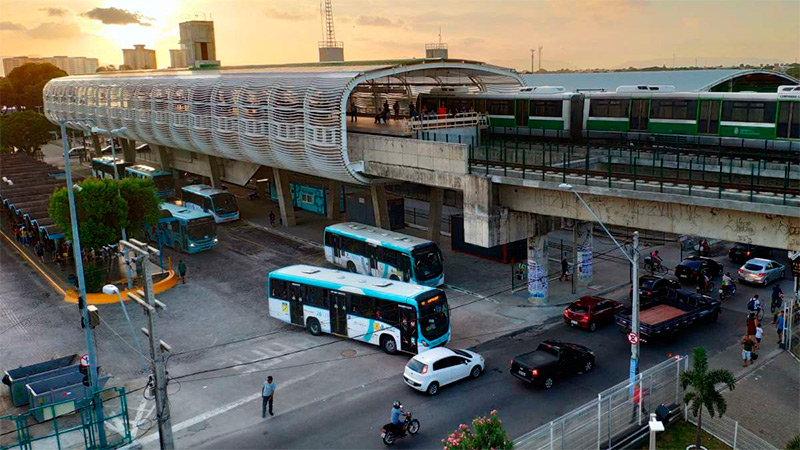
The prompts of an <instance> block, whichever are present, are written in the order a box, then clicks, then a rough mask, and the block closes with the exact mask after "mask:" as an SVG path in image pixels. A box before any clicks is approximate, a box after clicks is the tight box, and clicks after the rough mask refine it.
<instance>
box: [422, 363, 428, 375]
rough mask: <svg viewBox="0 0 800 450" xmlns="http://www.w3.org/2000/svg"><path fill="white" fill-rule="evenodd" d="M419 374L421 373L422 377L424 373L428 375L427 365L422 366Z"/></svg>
mask: <svg viewBox="0 0 800 450" xmlns="http://www.w3.org/2000/svg"><path fill="white" fill-rule="evenodd" d="M420 373H421V374H423V375H425V374H426V373H428V365H427V364H425V365H424V366H422V372H420Z"/></svg>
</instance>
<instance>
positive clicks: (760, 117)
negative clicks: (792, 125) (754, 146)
mask: <svg viewBox="0 0 800 450" xmlns="http://www.w3.org/2000/svg"><path fill="white" fill-rule="evenodd" d="M722 120H725V121H730V122H752V123H773V122H774V121H775V102H736V101H723V102H722Z"/></svg>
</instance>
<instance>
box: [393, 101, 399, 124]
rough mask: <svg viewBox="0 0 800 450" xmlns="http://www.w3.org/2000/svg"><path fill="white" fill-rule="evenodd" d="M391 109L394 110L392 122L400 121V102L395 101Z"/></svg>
mask: <svg viewBox="0 0 800 450" xmlns="http://www.w3.org/2000/svg"><path fill="white" fill-rule="evenodd" d="M392 109H393V110H394V120H400V102H398V101H395V102H394V105H392Z"/></svg>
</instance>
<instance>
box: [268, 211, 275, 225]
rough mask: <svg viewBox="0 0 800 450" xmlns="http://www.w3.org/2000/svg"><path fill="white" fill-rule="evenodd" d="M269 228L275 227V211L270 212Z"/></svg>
mask: <svg viewBox="0 0 800 450" xmlns="http://www.w3.org/2000/svg"><path fill="white" fill-rule="evenodd" d="M269 226H271V227H274V226H275V211H270V212H269Z"/></svg>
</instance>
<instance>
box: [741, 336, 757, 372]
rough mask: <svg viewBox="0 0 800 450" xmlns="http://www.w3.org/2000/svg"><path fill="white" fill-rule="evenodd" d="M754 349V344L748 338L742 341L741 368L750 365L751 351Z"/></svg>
mask: <svg viewBox="0 0 800 450" xmlns="http://www.w3.org/2000/svg"><path fill="white" fill-rule="evenodd" d="M754 347H755V343H754V342H753V340H752V339H751V338H750V336H745V337H744V339H742V367H747V364H748V363H750V364H752V362H753V361H752V359H751V358H752V351H753V348H754Z"/></svg>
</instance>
